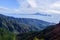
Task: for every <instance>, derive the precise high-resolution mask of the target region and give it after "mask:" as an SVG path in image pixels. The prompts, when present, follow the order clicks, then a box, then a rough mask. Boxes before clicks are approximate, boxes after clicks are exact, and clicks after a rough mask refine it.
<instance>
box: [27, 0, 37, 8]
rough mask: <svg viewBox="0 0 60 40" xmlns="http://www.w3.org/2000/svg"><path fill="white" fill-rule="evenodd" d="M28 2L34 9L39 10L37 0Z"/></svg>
mask: <svg viewBox="0 0 60 40" xmlns="http://www.w3.org/2000/svg"><path fill="white" fill-rule="evenodd" d="M27 2H28V3H29V4H30V6H31V7H32V8H37V3H36V2H35V0H27Z"/></svg>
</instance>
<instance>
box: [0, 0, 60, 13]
mask: <svg viewBox="0 0 60 40" xmlns="http://www.w3.org/2000/svg"><path fill="white" fill-rule="evenodd" d="M17 2H18V3H19V5H20V6H19V7H18V8H17V9H9V8H5V7H0V12H1V13H3V12H4V13H23V14H24V13H28V14H30V13H35V12H45V13H48V14H49V13H50V14H60V0H17Z"/></svg>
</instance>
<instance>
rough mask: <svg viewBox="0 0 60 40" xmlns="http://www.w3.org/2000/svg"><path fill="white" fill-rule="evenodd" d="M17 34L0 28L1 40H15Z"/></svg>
mask: <svg viewBox="0 0 60 40" xmlns="http://www.w3.org/2000/svg"><path fill="white" fill-rule="evenodd" d="M15 37H16V36H15V34H14V33H12V32H9V31H8V30H6V29H5V28H0V40H15Z"/></svg>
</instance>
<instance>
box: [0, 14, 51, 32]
mask: <svg viewBox="0 0 60 40" xmlns="http://www.w3.org/2000/svg"><path fill="white" fill-rule="evenodd" d="M49 25H52V23H48V22H45V21H42V20H37V19H29V18H14V17H9V16H5V15H2V14H0V28H1V27H4V28H5V29H7V30H9V31H11V32H14V33H25V32H30V31H40V30H43V29H45V28H46V27H47V26H49Z"/></svg>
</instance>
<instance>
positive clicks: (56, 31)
mask: <svg viewBox="0 0 60 40" xmlns="http://www.w3.org/2000/svg"><path fill="white" fill-rule="evenodd" d="M16 40H60V23H59V24H56V25H51V26H49V27H47V28H46V29H44V30H42V31H36V32H28V33H23V34H19V35H17V36H16Z"/></svg>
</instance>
